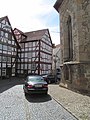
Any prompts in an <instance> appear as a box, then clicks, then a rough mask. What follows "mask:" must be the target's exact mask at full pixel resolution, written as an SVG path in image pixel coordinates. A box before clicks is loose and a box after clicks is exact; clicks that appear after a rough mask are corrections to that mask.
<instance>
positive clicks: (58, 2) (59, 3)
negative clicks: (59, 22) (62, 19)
mask: <svg viewBox="0 0 90 120" xmlns="http://www.w3.org/2000/svg"><path fill="white" fill-rule="evenodd" d="M62 2H63V0H57V1H56V3H55V4H54V8H55V9H56V10H57V12H59V11H58V8H59V7H60V5H61V4H62Z"/></svg>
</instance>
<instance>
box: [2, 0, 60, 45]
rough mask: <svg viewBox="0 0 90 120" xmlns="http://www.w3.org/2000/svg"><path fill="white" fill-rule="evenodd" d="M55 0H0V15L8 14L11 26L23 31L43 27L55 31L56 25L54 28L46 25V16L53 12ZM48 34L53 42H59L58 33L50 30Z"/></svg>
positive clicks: (56, 29) (47, 20)
mask: <svg viewBox="0 0 90 120" xmlns="http://www.w3.org/2000/svg"><path fill="white" fill-rule="evenodd" d="M55 2H56V0H52V1H49V0H0V4H1V6H0V17H3V16H6V15H8V17H9V19H10V22H11V25H12V27H17V28H18V29H20V30H22V31H23V32H25V31H33V30H39V29H44V28H49V30H50V31H56V32H57V31H58V26H56V28H55V27H54V26H53V25H52V26H51V25H49V26H47V23H48V22H49V19H48V18H49V17H47V16H49V15H50V14H53V12H54V13H55V10H54V8H53V5H54V3H55ZM57 16H58V15H57ZM46 17H47V19H46ZM51 19H52V18H51ZM57 22H58V20H57ZM50 26H51V27H50ZM50 35H51V38H52V40H53V43H55V44H59V43H60V42H59V41H60V38H59V34H57V33H55V32H50Z"/></svg>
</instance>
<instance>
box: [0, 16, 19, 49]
mask: <svg viewBox="0 0 90 120" xmlns="http://www.w3.org/2000/svg"><path fill="white" fill-rule="evenodd" d="M3 20H7V22H8V24H9V25H10V28H11V32H12V35H13V37H14V39H15V42H16V44H17V46H18V47H19V48H20V45H19V44H18V42H17V39H16V37H15V35H14V32H13V29H12V26H11V24H10V21H9V18H8V16H4V17H2V18H0V22H2V21H3Z"/></svg>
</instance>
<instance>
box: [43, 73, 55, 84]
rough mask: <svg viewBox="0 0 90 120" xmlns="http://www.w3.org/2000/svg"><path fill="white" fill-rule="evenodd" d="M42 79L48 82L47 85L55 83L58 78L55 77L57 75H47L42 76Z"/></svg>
mask: <svg viewBox="0 0 90 120" xmlns="http://www.w3.org/2000/svg"><path fill="white" fill-rule="evenodd" d="M42 77H43V78H44V80H45V81H46V82H47V83H49V84H50V83H55V82H56V80H57V78H56V77H55V75H52V74H48V75H47V74H46V75H42Z"/></svg>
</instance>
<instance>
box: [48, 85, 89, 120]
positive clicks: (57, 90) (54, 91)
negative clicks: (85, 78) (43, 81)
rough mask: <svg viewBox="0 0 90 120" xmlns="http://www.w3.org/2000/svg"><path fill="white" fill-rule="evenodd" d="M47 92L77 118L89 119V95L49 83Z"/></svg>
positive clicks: (80, 119)
mask: <svg viewBox="0 0 90 120" xmlns="http://www.w3.org/2000/svg"><path fill="white" fill-rule="evenodd" d="M49 94H50V95H51V96H52V97H53V98H54V99H55V100H56V101H58V102H59V103H60V104H61V105H63V106H64V107H65V108H66V109H67V110H68V111H70V112H71V113H72V114H73V115H75V116H76V117H77V118H78V119H79V120H90V97H89V96H87V95H83V94H79V93H76V92H73V91H71V90H68V89H65V88H62V87H59V85H49Z"/></svg>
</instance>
